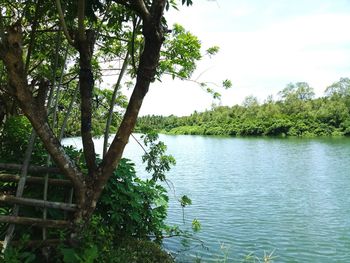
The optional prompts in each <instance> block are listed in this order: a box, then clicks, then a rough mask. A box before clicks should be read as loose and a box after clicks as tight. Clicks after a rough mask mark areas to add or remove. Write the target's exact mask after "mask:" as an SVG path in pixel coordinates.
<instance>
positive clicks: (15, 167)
mask: <svg viewBox="0 0 350 263" xmlns="http://www.w3.org/2000/svg"><path fill="white" fill-rule="evenodd" d="M22 167H23V165H22V164H15V163H0V169H3V170H12V171H21V170H22ZM28 173H37V174H42V173H50V174H57V173H60V169H59V168H56V167H45V166H35V165H31V166H29V167H28Z"/></svg>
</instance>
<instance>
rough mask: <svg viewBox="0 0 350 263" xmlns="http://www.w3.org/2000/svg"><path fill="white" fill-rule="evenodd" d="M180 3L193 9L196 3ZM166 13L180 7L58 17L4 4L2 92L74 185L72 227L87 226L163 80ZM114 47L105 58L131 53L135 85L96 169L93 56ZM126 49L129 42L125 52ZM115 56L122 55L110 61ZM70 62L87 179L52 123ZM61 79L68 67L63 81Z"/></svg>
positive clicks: (115, 0)
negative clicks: (155, 84) (148, 98)
mask: <svg viewBox="0 0 350 263" xmlns="http://www.w3.org/2000/svg"><path fill="white" fill-rule="evenodd" d="M182 3H183V4H187V5H189V4H191V1H190V0H186V1H182ZM169 5H172V6H174V5H176V3H175V1H171V0H170V1H168V0H133V1H131V0H130V1H122V0H112V1H110V0H107V1H102V0H101V1H100V0H93V1H86V0H77V1H75V0H67V1H62V3H61V1H60V0H56V9H55V10H53V8H52V6H51V2H49V1H48V2H46V1H42V0H37V1H24V2H23V1H11V2H9V1H4V0H2V3H1V10H0V60H1V63H2V65H3V66H4V67H5V69H6V74H5V75H6V83H5V85H2V86H1V89H2V90H3V91H4V92H5V93H6V94H7V95H9V96H10V97H11V98H14V99H15V100H16V102H17V103H18V106H19V108H20V110H21V111H22V112H23V114H24V115H25V116H26V117H27V118H28V119H29V121H30V123H31V124H32V126H33V128H34V130H35V132H36V134H37V135H38V137H39V138H40V140H41V141H42V143H43V145H44V146H45V148H46V150H47V151H48V153H49V154H50V156H51V157H52V159H53V161H54V162H55V164H56V165H57V166H58V167H59V169H60V170H61V172H62V173H63V174H64V175H65V176H66V177H67V178H68V179H69V180H70V181H71V182H72V184H73V187H74V190H75V196H76V204H77V207H78V210H77V212H76V213H75V216H74V222H75V223H79V222H88V221H89V219H90V217H91V215H92V213H93V211H94V210H95V208H96V203H97V201H98V200H99V197H100V195H101V192H102V191H103V189H104V187H105V185H106V183H107V181H108V179H109V178H110V177H111V175H112V173H113V171H114V170H115V169H116V167H117V166H118V164H119V161H120V159H121V157H122V154H123V150H124V147H125V145H126V144H127V142H128V139H129V136H130V134H131V132H132V131H133V128H134V126H135V123H136V119H137V116H138V113H139V110H140V107H141V105H142V102H143V99H144V97H145V95H146V94H147V92H148V89H149V86H150V83H151V82H152V81H154V79H155V78H156V77H157V76H158V75H157V74H158V70H157V69H158V64H159V60H160V54H161V48H162V44H163V42H164V41H165V39H166V37H167V33H168V29H167V25H166V21H165V19H164V16H163V12H164V10H165V9H166V8H169ZM57 17H59V22H58V19H57ZM76 21H77V23H76ZM52 32H54V33H55V34H52ZM61 32H63V33H64V36H65V39H63V38H62V36H61ZM123 38H126V40H124V39H123ZM110 39H114V40H118V41H117V44H115V43H114V45H113V47H111V48H110V49H109V50H107V53H108V52H109V53H110V54H109V55H111V56H116V55H120V54H121V53H123V52H122V51H120V50H124V53H125V52H126V50H129V51H130V52H131V53H132V54H131V64H132V66H133V68H132V69H130V74H131V76H133V77H134V79H135V84H134V88H133V92H132V95H131V97H130V100H129V102H128V105H127V107H126V110H125V114H124V116H123V118H122V120H121V122H120V126H119V128H118V130H117V132H116V134H115V137H114V139H113V141H112V143H111V145H110V147H109V149H108V151H107V152H106V154H105V155H104V157H103V159H102V160H101V162H98V161H97V159H96V152H95V148H94V143H93V140H92V138H93V134H92V114H93V99H94V98H93V94H94V88H95V79H96V75H98V74H97V73H98V72H99V71H98V69H99V67H100V66H99V64H98V63H97V59H96V57H94V52H95V51H96V47H97V46H102V48H101V50H102V51H103V49H106V46H104V45H105V44H108V43H109V42H108V41H110ZM123 42H126V44H125V45H124V47H123V46H122V44H123ZM47 45H51V46H56V51H58V52H55V53H54V54H55V56H53V55H52V53H50V52H47V50H50V48H49V47H47ZM62 45H64V46H66V47H67V48H66V55H63V54H62V50H60V49H59V47H60V46H62ZM45 48H46V49H47V50H45ZM123 48H124V49H123ZM43 49H44V50H43ZM197 49H198V47H197ZM116 50H119V54H115V53H113V52H115V51H116ZM67 54H68V56H71V57H72V58H73V59H72V61H74V56H75V55H76V59H77V60H78V65H76V66H74V67H72V69H71V72H70V73H71V74H73V75H74V74H78V75H79V77H78V82H79V95H80V97H79V99H80V112H81V118H80V125H81V136H82V141H83V148H84V150H83V152H84V157H85V162H86V166H87V171H83V170H81V169H80V167H78V166H77V165H76V164H75V163H74V161H73V160H72V159H70V158H69V157H68V156H67V155H66V153H65V151H64V149H63V147H62V146H61V143H60V141H59V139H58V136H57V134H55V132H54V130H53V127H52V125H51V124H50V121H49V119H50V118H48V117H47V116H48V113H49V112H48V110H49V107H50V104H49V101H50V98H52V96H53V95H52V94H53V93H54V92H53V89H54V88H55V82H56V81H57V77H56V76H57V75H58V74H57V72H59V67H58V64H59V62H60V61H61V62H62V61H63V60H65V59H64V57H67ZM187 55H190V54H187ZM195 60H196V58H195V59H193V60H192V63H194V62H195ZM137 61H138V63H136V62H137ZM64 64H65V63H63V65H64ZM2 65H1V66H2ZM50 65H53V66H52V67H50ZM183 65H184V67H187V73H186V74H187V75H186V76H188V75H190V73H191V71H193V70H194V67H193V66H191V65H189V64H183ZM180 70H183V68H182V67H180ZM63 71H64V66H63V67H62V69H61V73H62V72H63ZM185 71H186V69H185ZM174 72H175V69H174ZM174 72H172V73H174ZM51 73H52V75H53V77H52V78H51V80H50V78H49V76H50V74H51ZM181 74H182V75H184V74H185V73H183V72H181ZM43 76H44V77H46V78H44V77H43ZM61 80H62V79H61ZM61 80H60V81H59V82H60V83H59V84H60V85H61V84H62V81H61ZM50 89H51V90H50ZM56 92H57V91H56ZM47 93H49V94H50V95H49V97H47ZM57 96H58V95H57ZM112 105H113V104H112Z"/></svg>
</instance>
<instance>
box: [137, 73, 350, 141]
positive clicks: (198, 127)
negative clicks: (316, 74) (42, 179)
mask: <svg viewBox="0 0 350 263" xmlns="http://www.w3.org/2000/svg"><path fill="white" fill-rule="evenodd" d="M278 96H279V100H276V101H275V100H273V98H272V96H269V97H268V98H267V99H266V100H265V101H264V103H262V104H259V103H258V100H257V98H256V97H253V96H248V97H246V98H245V100H244V102H243V103H242V105H235V106H233V107H227V106H217V107H213V108H212V109H211V110H207V111H205V112H201V113H198V112H194V113H193V114H191V115H190V116H185V117H176V116H173V115H171V116H168V117H164V116H155V115H152V116H143V117H140V118H139V119H138V125H137V130H138V131H142V130H144V129H153V130H156V131H158V132H162V133H169V134H191V135H229V136H261V135H266V136H342V135H350V79H349V78H341V79H340V80H339V81H338V82H335V83H333V84H332V85H331V86H329V87H328V88H327V89H326V91H325V95H324V97H321V98H314V96H315V94H314V91H313V89H312V88H311V87H310V86H309V85H308V84H307V83H305V82H298V83H295V84H292V83H291V84H288V85H287V86H286V88H284V89H283V90H282V91H280V92H279V93H278Z"/></svg>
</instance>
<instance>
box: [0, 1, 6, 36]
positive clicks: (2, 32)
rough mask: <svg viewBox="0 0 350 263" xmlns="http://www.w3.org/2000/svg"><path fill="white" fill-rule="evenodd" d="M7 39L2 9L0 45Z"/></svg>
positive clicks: (0, 10) (0, 12) (0, 14)
mask: <svg viewBox="0 0 350 263" xmlns="http://www.w3.org/2000/svg"><path fill="white" fill-rule="evenodd" d="M4 39H5V27H4V20H3V17H2V8H1V7H0V43H2V42H3V41H4Z"/></svg>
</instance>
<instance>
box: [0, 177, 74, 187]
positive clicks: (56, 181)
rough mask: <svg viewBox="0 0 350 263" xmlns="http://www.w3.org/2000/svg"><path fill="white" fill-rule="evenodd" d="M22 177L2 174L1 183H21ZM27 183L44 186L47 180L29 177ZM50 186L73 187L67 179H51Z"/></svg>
mask: <svg viewBox="0 0 350 263" xmlns="http://www.w3.org/2000/svg"><path fill="white" fill-rule="evenodd" d="M19 179H20V176H19V175H15V174H0V182H14V183H17V182H19ZM26 183H31V184H44V183H45V179H44V178H42V177H36V176H28V177H27V182H26ZM49 184H50V185H55V186H66V187H69V186H70V187H71V186H72V183H71V181H69V180H65V179H51V178H50V179H49Z"/></svg>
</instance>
